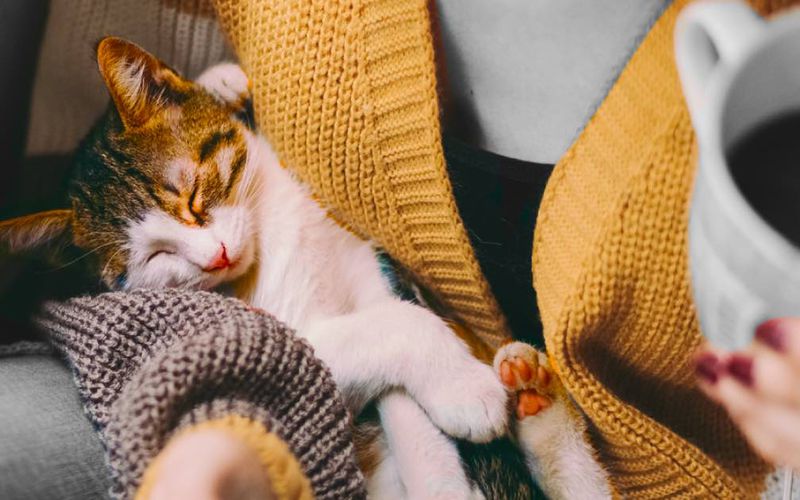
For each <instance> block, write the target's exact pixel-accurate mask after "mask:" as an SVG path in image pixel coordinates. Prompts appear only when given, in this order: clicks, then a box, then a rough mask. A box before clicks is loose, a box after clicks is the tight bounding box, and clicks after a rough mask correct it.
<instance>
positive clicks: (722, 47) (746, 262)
mask: <svg viewBox="0 0 800 500" xmlns="http://www.w3.org/2000/svg"><path fill="white" fill-rule="evenodd" d="M675 53H676V58H677V65H678V70H679V73H680V76H681V82H682V84H683V91H684V95H685V97H686V101H687V104H688V106H689V111H690V114H691V117H692V124H693V125H694V128H695V131H696V134H697V140H698V145H699V164H698V169H697V174H696V177H695V187H694V193H693V195H692V204H691V209H690V219H689V260H690V269H691V276H692V288H693V292H694V296H695V303H696V306H697V311H698V316H699V318H700V326H701V328H702V331H703V334H704V335H705V336H706V337H707V338H708V339H709V340H710V341H711V342H712V343H713V344H715V345H717V346H719V347H723V348H727V349H738V348H741V347H744V346H746V345H747V344H749V343H750V341H751V340H752V338H753V333H754V330H755V327H756V326H757V325H758V324H759V323H761V322H762V321H764V320H767V319H769V318H773V317H781V316H800V249H799V248H797V247H795V246H794V245H793V244H792V243H790V242H789V241H788V240H787V239H786V238H785V237H784V236H782V235H781V234H780V233H779V232H777V231H776V230H775V229H773V228H772V227H771V226H770V225H768V224H767V222H766V221H764V220H763V219H762V218H761V216H760V215H759V214H758V213H757V212H756V211H755V210H754V209H753V207H752V206H751V205H750V204H749V203H748V202H747V200H746V199H745V198H744V197H743V196H742V194H741V192H740V191H739V189H738V188H737V186H736V185H735V183H734V180H733V178H732V176H731V173H730V170H729V166H728V161H727V159H726V151H728V150H730V148H731V145H732V144H735V143H736V142H737V141H738V140H740V139H741V138H742V137H743V136H744V135H745V134H746V133H747V132H749V131H751V130H753V129H754V128H755V127H757V126H759V125H760V124H763V123H764V122H766V121H769V120H770V119H773V118H775V117H777V116H779V115H782V114H785V113H789V112H800V11H795V12H790V13H788V14H785V15H783V16H781V17H778V18H776V19H775V20H774V21H770V22H767V21H765V20H763V19H762V18H760V17H759V16H758V15H757V14H755V13H754V12H753V11H752V10H751V9H750V8H749V7H747V6H746V5H745V4H743V3H739V2H699V3H696V4H692V5H690V6H689V7H687V8H686V9H684V11H683V12H682V13H681V15H680V17H679V19H678V22H677V25H676V32H675ZM798 140H800V137H799V138H798ZM754 168H757V167H756V166H754ZM797 202H798V203H800V200H798V201H797ZM797 223H798V224H800V220H798V221H797Z"/></svg>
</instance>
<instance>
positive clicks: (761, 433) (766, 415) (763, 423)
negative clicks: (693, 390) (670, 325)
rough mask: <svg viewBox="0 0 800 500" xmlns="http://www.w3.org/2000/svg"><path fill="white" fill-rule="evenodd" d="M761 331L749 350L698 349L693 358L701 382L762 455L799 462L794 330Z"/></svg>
mask: <svg viewBox="0 0 800 500" xmlns="http://www.w3.org/2000/svg"><path fill="white" fill-rule="evenodd" d="M792 323H793V324H792V328H797V327H800V322H798V321H795V320H792ZM781 327H782V328H785V327H786V326H785V325H781ZM759 331H760V332H762V333H760V334H759V336H758V339H757V341H756V342H754V344H753V345H752V346H751V347H750V348H749V349H748V350H747V351H742V352H737V353H732V354H729V353H726V352H724V351H721V350H718V349H712V348H710V347H708V346H706V347H705V348H704V349H702V350H701V351H700V352H699V353H698V354H697V356H696V357H695V360H694V363H695V372H696V373H697V375H698V382H699V387H700V388H701V389H702V390H703V392H705V393H706V394H707V395H708V396H709V397H710V398H711V399H713V400H714V401H716V402H718V403H720V404H721V405H722V406H723V407H724V408H725V409H726V410H727V412H728V414H729V415H730V416H731V419H732V420H733V421H734V422H736V424H737V426H738V427H739V429H740V430H741V431H742V433H743V434H744V435H745V437H746V438H747V440H748V442H749V443H750V444H751V445H752V446H753V448H754V449H755V450H756V451H757V452H758V453H759V454H760V455H761V456H762V457H764V458H765V459H767V460H769V461H771V462H773V463H776V464H785V465H789V466H792V467H794V468H800V363H798V361H797V360H796V359H793V358H791V356H790V355H789V352H791V351H790V349H794V348H795V347H794V340H795V339H794V337H795V335H794V334H793V333H790V331H789V330H783V331H781V332H780V333H779V334H777V335H776V334H775V333H774V330H773V331H769V330H767V333H766V334H765V333H763V332H764V331H765V330H763V329H760V330H759ZM798 332H799V333H800V330H798Z"/></svg>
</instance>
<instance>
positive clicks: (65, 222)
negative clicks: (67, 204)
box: [0, 209, 72, 253]
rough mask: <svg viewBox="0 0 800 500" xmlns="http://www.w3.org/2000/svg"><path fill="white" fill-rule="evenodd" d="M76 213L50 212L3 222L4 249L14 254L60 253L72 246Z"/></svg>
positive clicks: (0, 237)
mask: <svg viewBox="0 0 800 500" xmlns="http://www.w3.org/2000/svg"><path fill="white" fill-rule="evenodd" d="M71 233H72V210H69V209H62V210H48V211H46V212H37V213H35V214H31V215H24V216H22V217H17V218H15V219H9V220H5V221H0V248H2V249H3V250H5V251H7V252H10V253H30V252H32V251H36V250H42V249H48V248H49V249H56V248H57V247H59V246H63V245H65V244H68V243H70V240H71Z"/></svg>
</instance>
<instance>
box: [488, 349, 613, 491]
mask: <svg viewBox="0 0 800 500" xmlns="http://www.w3.org/2000/svg"><path fill="white" fill-rule="evenodd" d="M494 368H495V371H496V372H497V375H498V377H499V378H500V379H501V380H502V381H503V383H504V384H505V385H506V387H508V389H509V390H511V391H514V392H515V393H516V398H515V406H516V415H517V419H518V422H517V425H516V433H515V434H516V439H517V442H518V443H519V446H520V447H521V448H522V450H523V451H524V453H525V455H526V458H527V462H528V466H529V467H530V469H531V473H532V474H533V476H534V478H535V479H536V481H537V483H539V485H540V486H541V487H542V489H543V490H544V492H545V493H546V494H547V496H548V498H552V499H554V500H571V499H573V498H580V499H586V500H600V499H607V498H611V492H610V491H609V482H608V475H607V473H606V472H605V470H603V468H602V466H601V465H600V462H599V461H598V460H597V457H596V456H595V453H594V450H593V449H592V447H591V445H590V444H589V442H588V440H587V437H586V424H585V422H584V420H583V418H582V416H581V415H580V412H579V410H578V409H577V408H575V407H574V406H573V403H572V402H571V401H570V400H569V397H568V396H567V394H566V392H565V391H564V388H563V387H562V386H561V384H560V382H559V380H558V377H557V375H556V374H555V373H554V372H553V370H552V368H551V367H550V363H549V361H548V359H547V356H545V355H544V353H541V352H539V351H537V350H536V349H535V348H533V347H532V346H530V345H528V344H525V343H523V342H511V343H509V344H506V345H505V346H503V347H501V348H500V349H499V350H498V351H497V353H496V354H495V358H494Z"/></svg>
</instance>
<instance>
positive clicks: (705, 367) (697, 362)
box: [694, 352, 722, 384]
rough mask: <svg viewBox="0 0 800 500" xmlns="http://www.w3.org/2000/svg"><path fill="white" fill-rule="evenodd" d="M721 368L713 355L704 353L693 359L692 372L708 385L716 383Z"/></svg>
mask: <svg viewBox="0 0 800 500" xmlns="http://www.w3.org/2000/svg"><path fill="white" fill-rule="evenodd" d="M721 368H722V366H720V362H719V359H717V357H716V356H715V355H714V354H713V353H710V352H704V353H703V354H700V355H699V356H697V357H696V358H695V359H694V372H695V373H696V374H697V376H698V377H700V378H702V379H703V380H705V381H706V382H708V383H710V384H716V383H717V380H719V372H720V369H721Z"/></svg>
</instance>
